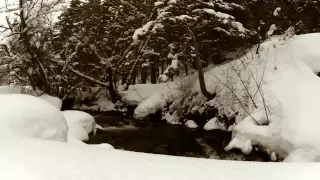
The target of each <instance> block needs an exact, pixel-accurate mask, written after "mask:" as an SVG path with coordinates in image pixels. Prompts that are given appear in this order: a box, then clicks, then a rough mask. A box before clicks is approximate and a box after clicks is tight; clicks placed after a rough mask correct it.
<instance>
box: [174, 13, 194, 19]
mask: <svg viewBox="0 0 320 180" xmlns="http://www.w3.org/2000/svg"><path fill="white" fill-rule="evenodd" d="M176 18H177V19H179V20H186V19H195V18H192V17H191V16H188V15H185V14H184V15H180V16H176Z"/></svg>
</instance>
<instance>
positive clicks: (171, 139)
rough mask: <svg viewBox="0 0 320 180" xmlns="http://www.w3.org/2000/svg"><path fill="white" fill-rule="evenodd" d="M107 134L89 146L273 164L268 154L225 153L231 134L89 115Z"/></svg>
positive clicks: (99, 135)
mask: <svg viewBox="0 0 320 180" xmlns="http://www.w3.org/2000/svg"><path fill="white" fill-rule="evenodd" d="M89 113H90V114H91V115H93V116H94V117H95V119H96V122H97V123H98V124H99V125H101V126H102V127H106V128H107V130H106V131H100V130H99V131H98V133H97V134H96V135H95V136H90V140H89V141H87V142H86V143H88V144H99V143H109V144H111V145H113V146H114V147H115V148H116V149H123V150H128V151H136V152H145V153H154V154H166V155H173V156H187V157H198V158H213V159H224V160H242V161H270V158H269V156H268V155H266V154H265V153H262V152H259V151H253V152H252V153H251V154H249V155H244V154H243V153H241V151H238V150H231V151H229V152H226V151H224V147H225V146H226V145H227V144H228V142H229V141H230V139H231V132H224V131H220V130H213V131H206V130H203V129H190V128H187V127H185V126H182V125H170V124H167V123H166V122H165V121H139V120H134V119H133V118H131V117H128V116H124V115H122V113H121V112H115V111H114V112H89Z"/></svg>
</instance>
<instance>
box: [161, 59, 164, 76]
mask: <svg viewBox="0 0 320 180" xmlns="http://www.w3.org/2000/svg"><path fill="white" fill-rule="evenodd" d="M163 73H164V60H162V61H161V74H163Z"/></svg>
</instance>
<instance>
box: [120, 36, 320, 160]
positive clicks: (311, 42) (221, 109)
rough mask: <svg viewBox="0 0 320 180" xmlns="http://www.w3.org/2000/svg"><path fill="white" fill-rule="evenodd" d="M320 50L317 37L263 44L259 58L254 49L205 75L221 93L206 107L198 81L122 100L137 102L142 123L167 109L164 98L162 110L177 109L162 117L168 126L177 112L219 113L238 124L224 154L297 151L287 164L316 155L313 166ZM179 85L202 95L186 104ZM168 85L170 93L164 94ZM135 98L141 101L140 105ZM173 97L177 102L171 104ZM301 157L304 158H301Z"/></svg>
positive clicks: (144, 90)
mask: <svg viewBox="0 0 320 180" xmlns="http://www.w3.org/2000/svg"><path fill="white" fill-rule="evenodd" d="M319 46H320V34H319V33H314V34H306V35H299V36H287V35H283V36H277V37H272V38H270V39H269V40H267V41H266V42H264V43H263V44H261V46H260V48H259V51H258V52H259V53H258V54H256V47H255V48H253V50H252V51H249V52H248V53H247V54H246V55H245V56H243V57H241V58H239V59H236V60H233V61H231V62H227V63H225V64H223V65H220V66H217V67H214V68H212V69H207V71H206V73H205V82H206V86H207V89H208V91H210V92H216V93H217V96H216V97H215V98H214V99H213V100H211V101H209V102H205V99H204V98H203V96H202V95H201V93H199V92H200V87H199V82H198V81H197V80H196V78H194V77H193V78H192V79H193V80H194V81H189V82H187V81H174V82H170V83H166V84H158V85H135V86H131V87H130V88H129V90H128V91H127V92H126V94H125V96H124V99H125V100H128V101H130V98H129V97H128V96H127V94H132V95H133V97H135V98H136V99H137V100H136V101H134V102H135V103H137V104H139V105H138V107H137V109H136V110H135V116H137V117H140V118H141V117H143V116H147V115H148V113H147V112H148V111H149V112H150V113H153V112H154V111H155V109H157V110H159V109H163V108H164V107H160V106H159V102H161V98H162V99H165V100H166V103H161V104H168V103H170V100H172V99H173V100H172V101H173V102H174V103H173V104H175V107H174V108H172V105H171V106H170V107H169V109H170V110H169V111H170V114H169V115H168V114H165V115H164V118H165V119H166V120H167V121H168V119H169V121H172V120H174V119H175V120H177V119H178V118H179V117H178V114H179V112H181V108H180V110H179V107H185V106H186V105H188V106H191V107H192V108H193V109H195V110H197V111H199V112H201V108H200V107H201V105H202V104H206V105H208V106H211V107H214V108H216V109H217V110H218V113H219V114H222V115H225V116H227V117H235V119H236V122H235V124H234V125H233V126H232V127H234V128H232V127H230V128H229V130H232V131H233V140H232V141H231V142H230V144H229V145H228V146H227V147H226V150H230V149H232V148H238V149H241V150H242V151H243V152H244V153H250V152H251V150H252V149H253V147H252V146H253V145H260V146H262V147H263V149H264V150H265V151H266V152H269V153H270V155H272V154H273V155H274V153H272V152H276V154H277V156H278V157H280V158H285V157H287V156H288V155H289V154H291V153H293V152H294V151H296V152H295V153H293V154H292V155H291V156H290V158H289V159H299V161H310V158H303V157H305V156H306V154H309V155H308V156H309V157H310V156H311V155H310V154H312V156H313V157H314V158H313V161H315V160H316V159H317V158H316V157H318V156H319V155H320V153H319V150H320V140H319V139H320V131H319V127H320V120H319V118H320V117H319V113H318V112H319V108H318V105H317V104H318V102H320V96H319V95H318V93H319V92H320V79H319V77H317V76H316V74H315V73H317V72H319V71H320V51H319V50H318V47H319ZM186 79H188V77H187V78H186ZM178 83H179V84H180V85H181V84H182V85H181V86H180V87H183V88H185V89H184V91H183V92H188V91H193V92H198V95H196V96H195V98H191V100H190V99H187V98H185V96H188V95H186V94H185V93H183V92H182V91H175V90H176V89H178V88H174V84H178ZM190 84H191V85H190ZM168 85H169V86H168ZM170 85H172V88H170V89H169V88H167V89H169V90H167V91H166V90H164V89H166V87H170ZM188 85H189V88H187V87H188ZM170 90H171V91H170ZM172 90H173V91H172ZM156 91H157V92H159V93H161V96H160V95H158V96H157V97H161V98H158V99H156V98H155V96H154V93H155V92H156ZM134 93H135V94H139V97H143V98H140V101H138V99H139V98H138V96H134ZM170 96H174V98H171V99H170V98H169V97H170ZM163 97H164V98H163ZM149 98H150V99H149ZM181 99H187V100H184V101H181ZM132 101H133V100H132ZM152 102H154V103H152ZM152 104H153V105H152ZM177 107H178V108H177ZM199 109H200V110H199ZM182 112H183V111H182ZM180 114H181V113H180ZM208 120H209V119H208ZM299 154H300V155H301V157H297V156H299ZM293 155H294V156H295V158H292V156H293ZM289 159H287V160H286V161H290V160H289ZM303 159H304V160H303ZM311 159H312V158H311Z"/></svg>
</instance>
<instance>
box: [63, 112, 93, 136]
mask: <svg viewBox="0 0 320 180" xmlns="http://www.w3.org/2000/svg"><path fill="white" fill-rule="evenodd" d="M62 114H63V115H64V117H65V118H66V121H67V123H68V126H69V133H70V134H71V135H72V136H73V137H75V138H76V139H78V140H80V141H87V140H89V134H90V133H91V132H93V133H94V134H95V133H96V130H97V127H96V122H95V120H94V118H93V117H92V116H91V115H90V114H88V113H86V112H83V111H76V110H67V111H62Z"/></svg>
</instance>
